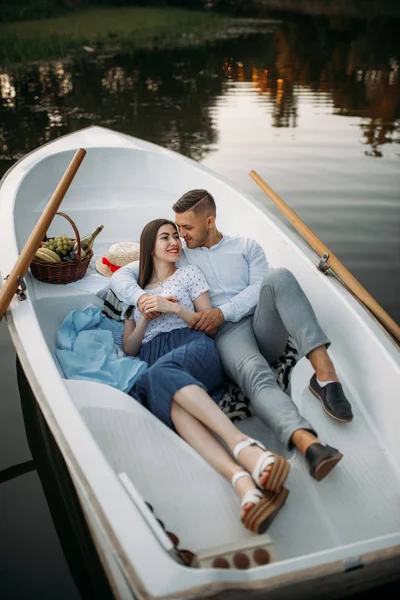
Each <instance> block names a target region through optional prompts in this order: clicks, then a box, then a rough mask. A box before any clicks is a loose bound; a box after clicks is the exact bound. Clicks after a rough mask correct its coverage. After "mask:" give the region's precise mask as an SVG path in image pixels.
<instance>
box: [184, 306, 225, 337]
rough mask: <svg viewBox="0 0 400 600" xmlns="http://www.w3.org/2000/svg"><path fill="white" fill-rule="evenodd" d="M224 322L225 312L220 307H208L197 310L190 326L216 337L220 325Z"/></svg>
mask: <svg viewBox="0 0 400 600" xmlns="http://www.w3.org/2000/svg"><path fill="white" fill-rule="evenodd" d="M223 322H224V313H223V312H222V310H221V309H220V308H208V309H207V310H201V311H199V312H197V313H196V314H195V315H194V317H193V319H192V320H191V321H190V323H189V327H191V328H192V329H196V331H204V333H206V334H207V335H209V336H211V337H214V335H215V334H216V333H217V329H218V327H219V326H220V325H221V323H223Z"/></svg>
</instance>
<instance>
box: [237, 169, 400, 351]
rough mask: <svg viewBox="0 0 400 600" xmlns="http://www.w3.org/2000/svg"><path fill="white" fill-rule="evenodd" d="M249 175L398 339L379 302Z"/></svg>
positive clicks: (259, 179)
mask: <svg viewBox="0 0 400 600" xmlns="http://www.w3.org/2000/svg"><path fill="white" fill-rule="evenodd" d="M249 175H250V177H251V178H252V179H254V181H255V182H256V183H257V185H258V186H259V187H260V188H261V189H262V190H263V192H264V193H265V194H266V195H267V196H268V198H269V199H270V200H272V202H273V203H274V204H275V205H276V206H277V207H278V208H279V210H280V211H281V212H282V213H283V214H284V215H285V216H286V217H287V218H288V219H289V221H290V222H291V223H292V225H294V227H295V228H296V229H297V231H298V232H299V233H300V234H301V235H302V236H303V237H304V239H305V240H306V241H307V242H308V243H309V244H310V246H312V248H314V250H315V251H316V252H317V253H318V254H319V255H322V254H324V253H325V252H327V253H328V254H329V258H328V260H327V264H328V265H329V267H330V268H331V269H332V270H333V271H335V273H336V274H337V275H338V276H339V277H340V279H342V281H343V282H344V283H345V285H346V286H347V287H348V288H349V290H351V291H352V292H353V294H354V295H355V296H356V297H357V298H358V299H359V300H361V302H363V303H364V304H365V306H367V307H368V308H369V310H370V311H371V312H372V313H373V314H374V315H375V316H376V317H377V319H378V320H379V321H380V322H381V323H382V325H384V327H386V329H387V330H388V331H390V333H391V334H392V335H393V336H394V337H395V338H396V340H397V341H400V327H399V326H398V325H397V323H396V322H395V321H393V319H392V318H391V317H390V316H389V315H388V314H387V312H385V311H384V310H383V308H382V307H381V305H380V304H378V302H377V301H376V300H375V298H373V297H372V296H371V294H369V293H368V292H367V290H366V289H365V288H364V287H363V286H362V285H361V283H360V282H359V281H358V280H357V279H356V278H355V277H354V275H352V274H351V273H350V271H348V270H347V269H346V267H345V266H344V265H343V263H341V262H340V260H339V259H338V258H337V256H335V255H334V254H333V252H331V250H329V248H328V247H327V246H325V244H324V243H323V242H322V241H321V240H320V239H319V237H318V236H316V235H315V233H314V232H313V231H312V230H311V229H310V228H309V227H308V226H307V225H306V224H305V223H304V221H302V220H301V219H300V217H298V216H297V214H296V213H295V212H294V210H292V209H291V208H290V206H288V205H287V204H286V202H285V201H284V200H283V199H282V198H281V197H280V196H279V195H278V194H277V193H276V192H275V191H274V190H273V189H272V188H271V187H270V186H269V185H268V183H266V181H264V179H263V178H262V177H260V175H258V173H256V171H250V173H249Z"/></svg>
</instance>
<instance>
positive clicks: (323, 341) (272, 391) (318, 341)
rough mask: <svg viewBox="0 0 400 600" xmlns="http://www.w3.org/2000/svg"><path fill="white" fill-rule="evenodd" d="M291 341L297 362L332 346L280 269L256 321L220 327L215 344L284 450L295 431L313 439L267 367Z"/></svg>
mask: <svg viewBox="0 0 400 600" xmlns="http://www.w3.org/2000/svg"><path fill="white" fill-rule="evenodd" d="M289 335H290V336H291V337H292V338H293V340H294V342H295V344H296V347H297V349H298V351H299V354H300V356H307V355H308V353H309V352H311V351H312V350H314V349H315V348H318V347H319V346H322V345H325V346H326V347H328V346H329V344H330V341H329V339H328V338H327V337H326V335H325V334H324V332H323V331H322V329H321V327H320V326H319V324H318V322H317V319H316V316H315V314H314V311H313V309H312V306H311V304H310V302H309V300H308V298H307V297H306V295H305V294H304V292H303V290H302V289H301V287H300V285H299V283H298V281H297V279H296V278H295V277H294V275H293V274H292V273H291V272H290V271H288V270H287V269H284V268H279V269H272V270H271V271H269V272H268V273H267V275H266V276H265V278H264V280H263V283H262V285H261V290H260V299H259V301H258V305H257V307H256V310H255V313H254V315H253V316H249V317H244V318H243V319H241V320H240V321H239V322H238V323H232V322H225V323H223V325H222V326H221V327H220V328H219V331H218V333H217V336H216V338H215V342H216V345H217V349H218V352H219V356H220V358H221V362H222V365H223V367H224V369H225V371H226V373H227V375H228V376H229V377H230V378H231V379H233V381H235V382H236V383H237V385H238V386H239V387H240V388H241V389H242V391H243V392H244V393H245V394H246V396H247V397H248V398H249V399H250V401H251V404H252V407H253V409H254V411H255V413H256V415H257V416H258V417H259V418H260V419H261V420H262V421H263V422H264V423H265V424H266V425H268V426H269V427H270V428H271V429H272V431H273V432H274V434H275V436H276V437H277V438H278V439H279V440H280V441H281V442H283V443H284V444H285V446H286V447H290V446H291V444H290V438H291V436H292V435H293V433H294V432H295V431H296V430H297V429H307V430H308V431H311V432H312V433H314V434H315V435H316V432H315V430H314V429H313V427H312V425H311V424H310V423H309V422H308V421H307V420H306V419H303V417H302V416H301V415H300V413H299V411H298V410H297V407H296V405H295V404H294V402H293V401H292V400H291V398H290V397H289V396H288V395H287V394H285V392H283V391H282V390H281V389H280V388H279V386H278V384H277V382H276V379H275V377H274V374H273V372H272V370H271V368H270V366H269V365H270V364H273V363H274V362H275V361H276V360H277V358H279V356H280V355H281V354H282V352H283V350H284V348H285V346H286V343H287V340H288V337H289Z"/></svg>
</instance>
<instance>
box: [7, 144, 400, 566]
mask: <svg viewBox="0 0 400 600" xmlns="http://www.w3.org/2000/svg"><path fill="white" fill-rule="evenodd" d="M118 152H119V155H118V159H117V160H113V161H111V160H109V155H110V149H107V148H96V149H92V150H91V151H89V152H88V156H87V158H86V159H85V162H84V164H83V167H82V168H81V171H80V172H79V173H78V175H77V177H76V179H75V181H74V182H73V184H72V186H71V188H70V191H69V192H68V194H67V196H66V198H65V200H64V202H63V204H62V208H61V210H62V211H63V212H65V213H67V214H68V215H69V216H70V217H71V218H72V219H73V220H74V221H75V223H76V225H77V227H78V229H79V231H80V232H81V233H82V234H87V233H88V232H89V231H92V230H93V229H94V228H95V227H96V226H97V225H99V224H101V223H102V224H104V226H105V227H104V230H103V232H102V233H101V234H100V236H99V237H98V238H97V241H96V244H95V253H96V255H98V256H101V255H102V254H103V253H104V252H105V251H106V250H107V249H108V248H109V246H110V245H111V244H113V243H115V242H118V241H124V240H125V241H138V238H139V234H140V231H141V229H142V227H143V226H144V225H145V223H147V222H148V221H149V220H151V219H153V218H156V217H161V216H165V217H171V216H172V211H171V209H170V207H171V205H172V203H173V201H174V200H175V199H176V198H177V197H179V196H180V195H181V194H182V193H183V192H184V191H186V190H187V189H190V188H193V187H203V188H207V187H208V188H209V189H210V191H212V192H213V193H214V194H215V196H216V198H217V204H218V210H219V213H218V222H219V226H220V228H221V230H222V231H223V232H226V233H227V234H230V235H236V234H243V235H248V236H250V237H254V238H256V239H257V240H258V241H259V242H260V243H261V244H262V245H263V247H264V249H265V251H266V254H267V256H268V257H269V258H270V260H271V264H272V266H281V265H286V266H287V267H288V268H292V269H293V270H294V271H295V273H299V274H300V273H303V279H302V284H303V285H304V288H305V289H306V292H307V294H308V296H309V298H310V300H311V302H312V303H313V305H314V306H315V310H316V312H317V315H318V317H319V319H320V320H321V322H322V325H323V327H324V328H325V329H326V331H327V332H328V335H331V334H332V338H333V341H332V347H331V349H330V352H331V355H332V358H333V360H334V363H335V365H336V367H337V371H338V374H339V377H340V378H341V381H342V383H343V386H344V389H345V392H346V394H347V397H348V398H349V399H350V401H351V403H352V406H353V411H354V420H353V422H352V423H345V424H344V423H340V422H337V421H335V420H333V419H332V418H330V417H329V416H328V415H327V414H326V413H325V412H324V411H323V409H322V407H321V405H320V403H319V402H318V400H317V399H316V398H315V397H314V396H313V395H312V394H311V392H310V391H309V389H308V382H309V379H310V377H311V375H312V370H311V366H310V364H309V362H308V360H307V359H306V358H302V359H301V360H300V361H299V362H298V364H297V365H296V367H295V368H294V370H293V373H292V378H291V385H290V394H291V397H292V399H293V402H295V403H296V405H297V406H298V408H299V410H300V412H301V414H302V415H303V416H304V417H305V418H307V419H308V420H309V421H310V422H311V423H312V424H313V425H314V427H315V429H316V431H317V432H318V435H319V437H320V439H321V440H322V441H324V442H326V443H328V444H330V445H332V446H334V447H336V448H339V449H340V450H341V452H342V453H343V455H344V458H343V460H342V461H341V462H340V463H339V464H338V466H337V467H336V468H335V469H334V470H333V471H332V472H331V473H330V475H329V476H328V477H327V478H326V479H324V480H323V481H321V482H317V481H315V480H313V479H312V478H311V477H310V475H309V473H308V471H307V467H306V463H305V461H304V458H303V457H302V456H301V455H300V454H299V452H297V451H295V450H288V449H287V448H284V447H282V445H281V443H280V442H279V441H278V440H277V439H276V438H275V437H274V436H273V434H272V432H271V431H270V430H269V428H268V427H267V425H266V424H264V423H262V422H261V421H260V419H259V418H258V417H257V416H253V417H249V418H247V419H243V420H241V421H239V422H238V427H239V428H240V429H241V430H242V431H244V432H246V433H248V434H249V435H251V436H252V437H254V438H257V439H259V440H261V441H262V442H263V443H264V444H265V445H266V446H267V447H268V448H270V449H272V450H273V451H276V452H278V453H280V454H282V455H284V456H285V457H286V458H287V459H288V460H289V462H290V466H291V470H290V473H289V477H288V479H287V483H286V485H287V487H288V488H289V490H290V494H289V497H288V500H287V502H286V504H285V506H284V507H283V509H282V510H281V511H280V513H279V514H278V516H277V517H276V519H275V520H274V521H273V523H272V525H271V526H270V528H269V529H268V531H267V533H266V534H264V536H262V537H263V538H264V539H265V543H268V544H269V545H270V549H271V557H273V561H275V562H279V561H286V560H289V559H296V558H298V557H304V556H306V555H312V554H314V553H320V552H322V551H324V550H327V549H331V548H340V547H343V546H348V545H353V544H357V543H358V542H365V541H367V540H371V539H375V538H381V537H382V536H390V535H392V534H394V533H397V532H399V531H400V509H399V507H400V467H399V465H400V460H399V455H398V454H397V456H396V452H397V453H398V450H396V447H397V444H395V438H396V435H395V425H394V424H393V423H392V422H391V421H392V419H391V417H392V414H391V411H392V410H393V406H392V405H391V403H390V402H385V392H384V391H383V390H382V392H380V391H379V386H377V383H376V380H377V378H376V373H375V374H373V376H374V379H373V381H374V382H375V383H373V384H371V385H372V386H375V387H374V393H371V390H370V391H369V392H368V393H364V389H363V385H364V384H363V382H362V378H363V377H364V375H365V374H366V371H368V370H369V366H368V365H367V366H366V367H365V366H364V367H363V366H362V365H363V363H362V360H361V359H360V357H359V356H358V353H359V352H360V348H358V350H355V348H354V346H353V345H352V344H353V342H354V340H355V339H356V337H354V338H349V337H347V338H346V335H343V330H344V331H345V330H346V327H348V322H346V318H348V319H351V318H354V317H346V318H344V319H343V330H342V331H339V330H338V327H337V315H334V314H333V313H334V310H336V309H335V308H334V306H336V304H337V303H338V301H336V304H335V305H334V300H332V307H331V306H330V304H329V301H328V302H325V303H324V302H323V301H321V298H320V294H319V292H316V291H315V290H316V287H317V286H318V281H319V279H317V278H320V277H321V274H320V273H319V272H317V270H316V269H315V267H314V266H312V267H311V266H310V265H309V264H308V263H309V262H310V261H309V259H308V258H307V260H305V259H304V256H305V255H304V253H303V252H301V251H300V250H298V249H296V246H295V245H294V244H293V245H291V241H290V240H291V238H290V237H287V236H285V235H283V234H282V230H281V228H280V227H279V226H277V225H276V224H275V222H274V220H273V219H272V218H270V217H265V218H264V217H262V216H261V217H260V213H259V209H258V208H257V207H255V206H252V205H248V206H247V205H246V206H245V207H244V208H243V202H244V201H243V198H242V197H241V195H240V194H239V193H238V192H237V193H236V192H232V190H231V189H229V187H228V186H226V184H223V183H220V182H215V181H213V178H212V176H211V175H210V174H208V172H201V171H200V172H197V171H196V170H195V169H194V167H192V166H190V165H187V166H185V165H184V167H182V168H181V169H179V167H178V168H177V167H175V166H174V165H173V160H172V159H171V157H170V156H168V155H163V154H162V155H159V156H153V155H152V154H151V153H149V152H146V151H139V150H132V149H130V150H129V149H120V150H119V151H118ZM62 154H63V153H55V154H53V155H50V156H49V157H47V158H46V159H45V160H44V161H41V162H39V163H38V164H37V165H36V166H35V167H34V168H33V169H31V170H29V172H28V174H27V176H26V177H25V178H24V180H23V181H22V183H21V185H20V187H19V190H18V195H17V198H16V201H15V205H14V219H15V227H16V239H17V244H18V247H19V249H21V248H22V246H23V244H24V243H25V241H26V239H27V237H28V235H29V233H30V231H31V230H32V228H33V225H34V224H35V222H36V221H37V218H38V216H39V215H40V214H41V212H42V211H43V209H44V206H45V205H46V203H47V201H48V199H49V190H52V189H54V187H55V185H56V184H57V182H58V180H59V178H60V175H62V172H63V169H64V168H65V157H64V158H63V157H62ZM68 156H69V155H68ZM127 174H128V176H127ZM51 231H54V232H55V233H56V234H59V233H61V231H62V232H65V233H67V235H71V232H70V231H69V225H68V223H67V222H66V221H64V220H63V219H62V218H61V217H56V218H55V220H54V222H53V224H52V225H51ZM50 233H51V232H50ZM289 257H291V258H289ZM307 273H309V274H310V275H309V277H308V276H307ZM323 285H325V284H322V286H323ZM28 286H29V297H30V302H31V304H32V307H33V310H34V313H35V315H36V319H37V321H38V323H39V326H40V329H41V332H42V336H43V340H42V342H43V344H42V348H41V351H43V352H48V353H50V354H51V355H52V356H53V360H54V361H55V362H56V364H57V361H56V359H55V358H54V354H53V351H54V349H55V345H56V336H57V330H58V328H59V326H60V324H61V322H62V321H63V319H64V317H65V316H66V315H67V314H68V313H69V312H70V311H72V310H83V309H84V308H85V307H87V306H88V305H93V304H94V305H96V306H101V305H102V301H101V300H100V298H99V297H98V296H97V295H96V294H94V293H91V292H89V291H85V290H83V289H79V288H77V287H72V286H70V285H67V286H63V285H49V284H46V283H42V282H40V281H38V280H35V279H34V278H33V277H32V276H30V275H29V276H28ZM321 294H322V292H321ZM339 304H340V302H339ZM337 310H339V308H338V309H337ZM233 351H234V349H233ZM360 365H361V366H360ZM57 368H58V369H59V374H60V377H61V378H62V379H63V384H64V385H65V386H66V388H67V390H68V393H69V395H70V398H71V401H72V402H73V403H74V405H75V407H76V409H77V410H78V411H79V414H80V416H81V418H82V420H83V421H84V423H85V425H86V427H87V432H88V436H92V438H93V439H94V440H95V442H96V443H97V445H98V448H99V449H100V451H101V452H102V454H103V455H104V457H105V459H106V461H107V462H108V464H109V465H110V467H111V468H112V469H113V471H114V472H115V473H116V474H117V475H121V474H125V476H126V477H127V478H128V479H129V480H130V481H131V482H132V483H133V485H134V488H135V490H136V491H137V492H138V494H139V496H140V497H141V498H142V499H143V500H144V501H146V502H149V503H150V504H151V505H152V506H153V508H154V515H155V516H156V517H157V518H159V519H160V520H161V521H162V522H163V523H164V525H165V528H166V529H167V530H168V531H171V532H173V533H175V534H176V535H177V536H178V538H179V540H180V544H179V547H180V548H185V549H188V550H190V551H192V552H194V553H198V552H204V551H207V550H212V549H213V548H217V547H219V546H221V544H223V545H228V546H232V547H240V546H241V544H242V545H245V544H246V543H248V542H249V541H251V540H254V539H255V536H254V535H253V534H252V533H250V532H249V531H247V530H246V529H245V528H244V527H243V525H242V524H241V521H240V518H239V511H240V509H239V501H238V498H237V496H236V494H235V492H234V490H233V488H232V486H231V485H230V483H228V482H227V481H226V480H225V479H224V478H223V477H222V476H221V475H219V474H218V473H216V472H215V471H214V470H213V469H212V468H211V467H210V466H209V465H208V464H207V463H206V462H205V461H204V460H203V459H202V458H201V457H200V456H199V455H197V453H196V452H195V451H194V450H193V449H192V448H190V447H189V446H188V445H187V444H186V443H185V442H184V441H183V440H182V439H180V438H179V437H178V435H176V434H174V433H173V432H172V431H170V430H169V429H168V428H167V427H166V426H165V425H163V424H162V423H161V422H159V421H158V420H157V419H156V418H155V417H154V416H153V415H152V414H151V413H149V412H148V411H147V410H146V409H145V408H143V407H142V406H141V405H139V404H137V403H136V402H135V401H134V400H133V399H132V397H130V396H129V395H127V394H125V393H123V392H121V391H119V390H117V389H114V388H111V387H109V386H106V385H103V384H100V383H96V382H92V381H74V380H67V379H65V377H64V375H63V373H62V371H61V369H60V367H59V365H58V364H57ZM377 368H379V364H377ZM354 372H356V373H357V375H356V376H354ZM371 376H372V375H371ZM358 378H360V380H358ZM378 379H379V378H378ZM371 381H372V379H371V380H370V383H371ZM358 384H359V385H358ZM365 385H367V384H365ZM368 385H369V384H368ZM374 394H375V396H374ZM375 402H376V403H377V404H379V403H381V407H380V410H381V411H383V413H384V414H381V415H380V417H379V416H377V415H378V413H379V408H377V406H376V405H375V404H374V403H375ZM397 425H399V423H397ZM121 485H122V483H121ZM144 518H146V519H149V522H150V521H151V519H152V517H151V515H150V513H149V515H146V514H144ZM160 530H161V528H160Z"/></svg>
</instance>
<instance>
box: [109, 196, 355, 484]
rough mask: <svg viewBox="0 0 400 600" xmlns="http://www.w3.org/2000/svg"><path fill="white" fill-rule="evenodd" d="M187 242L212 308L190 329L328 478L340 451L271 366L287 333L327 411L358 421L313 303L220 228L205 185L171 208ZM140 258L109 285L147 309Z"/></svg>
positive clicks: (252, 246) (186, 257) (254, 247)
mask: <svg viewBox="0 0 400 600" xmlns="http://www.w3.org/2000/svg"><path fill="white" fill-rule="evenodd" d="M173 210H174V212H175V222H176V224H177V226H178V228H179V232H180V236H181V237H182V238H183V239H184V241H185V244H186V247H184V249H183V252H182V256H181V259H180V264H181V265H182V264H185V263H187V262H189V263H191V264H196V265H197V266H198V267H199V268H200V269H201V270H202V271H203V273H204V275H205V277H206V280H207V282H208V285H209V286H210V298H211V303H212V306H213V308H212V309H209V310H204V311H201V312H198V313H197V314H196V315H195V317H194V318H193V320H192V322H191V323H190V327H193V328H194V329H197V330H199V331H203V332H205V333H206V334H208V335H212V336H215V342H216V345H217V349H218V352H219V355H220V358H221V362H222V365H223V367H224V369H225V371H226V373H227V375H228V376H229V377H230V378H231V379H232V380H233V381H235V382H236V383H237V384H238V386H239V387H240V388H241V389H242V391H243V392H244V393H245V394H246V396H247V397H248V398H249V399H250V401H251V403H252V406H253V408H254V411H255V413H256V414H257V415H258V416H259V418H260V419H261V420H262V421H264V422H265V423H266V424H267V425H268V426H269V427H270V428H271V429H272V430H273V432H274V433H275V435H276V436H277V438H278V439H280V440H281V441H282V442H283V443H284V444H285V445H286V446H287V447H291V446H292V445H294V446H296V447H297V448H298V449H299V450H300V452H301V453H302V454H303V455H304V456H305V458H306V461H307V463H308V466H309V469H310V474H311V475H312V476H313V477H314V478H315V479H316V480H318V481H320V480H321V479H323V478H324V477H325V476H326V475H327V474H328V473H329V472H330V471H331V470H332V469H333V467H334V466H335V465H336V464H337V463H338V462H339V460H341V458H342V454H341V453H340V452H339V451H338V450H337V449H336V448H332V447H330V446H328V445H324V444H322V443H321V442H320V440H319V439H318V438H317V434H316V432H315V431H314V429H313V427H312V425H311V424H310V423H309V422H308V421H307V420H306V419H304V418H303V417H302V416H301V415H300V413H299V411H298V409H297V407H296V406H295V404H294V403H293V401H292V400H291V398H290V397H289V396H288V395H287V394H285V393H284V392H283V391H282V390H281V389H280V388H279V386H278V384H277V382H276V379H275V377H274V374H273V372H272V370H271V368H270V364H273V363H274V362H275V361H276V360H277V358H278V357H279V356H281V354H282V352H283V350H284V348H285V346H286V343H287V340H288V337H289V336H291V337H292V338H293V340H294V341H295V344H296V346H297V349H298V351H299V353H300V354H301V355H303V356H307V358H308V359H309V361H310V363H311V365H312V366H313V368H314V371H315V373H314V375H313V377H312V378H311V381H310V389H311V391H312V392H313V394H314V395H315V396H317V397H318V398H319V400H320V401H321V403H322V406H323V408H324V410H325V411H326V412H327V413H328V414H329V415H330V416H331V417H333V418H335V419H337V420H339V421H342V422H346V421H351V420H352V418H353V415H352V411H351V406H350V403H349V402H348V400H347V398H346V397H345V395H344V393H343V389H342V386H341V384H340V383H339V380H338V377H337V375H336V372H335V368H334V365H333V363H332V361H331V359H330V357H329V355H328V352H327V347H328V346H329V344H330V342H329V340H328V338H327V337H326V335H325V334H324V332H323V331H322V329H321V327H320V326H319V324H318V322H317V319H316V317H315V314H314V311H313V309H312V307H311V304H310V302H309V301H308V299H307V297H306V296H305V294H304V292H303V291H302V289H301V287H300V285H299V284H298V282H297V280H296V279H295V277H294V276H293V274H292V273H291V272H290V271H288V270H287V269H283V268H278V269H270V268H269V266H268V262H267V260H266V257H265V254H264V252H263V250H262V248H261V246H259V244H257V242H255V241H254V240H251V239H248V238H241V237H230V236H227V235H223V234H222V233H221V232H220V231H219V230H218V229H217V226H216V222H215V219H216V205H215V201H214V198H213V197H212V195H211V194H210V193H209V192H207V191H206V190H190V191H189V192H187V193H186V194H184V195H183V196H182V197H181V198H180V199H179V200H178V201H177V202H176V203H175V204H174V206H173ZM137 275H138V263H131V264H130V265H127V266H126V267H123V268H122V269H120V270H118V271H117V272H116V273H114V274H113V276H112V278H111V288H112V289H113V291H114V292H115V293H116V294H117V296H118V297H119V298H120V299H121V300H123V301H124V302H126V303H127V304H134V305H137V306H138V307H139V309H140V310H142V311H143V310H145V309H146V303H147V302H149V300H150V298H151V296H149V294H146V293H145V292H144V291H143V290H142V289H141V288H139V286H138V285H137V282H136V279H137Z"/></svg>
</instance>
